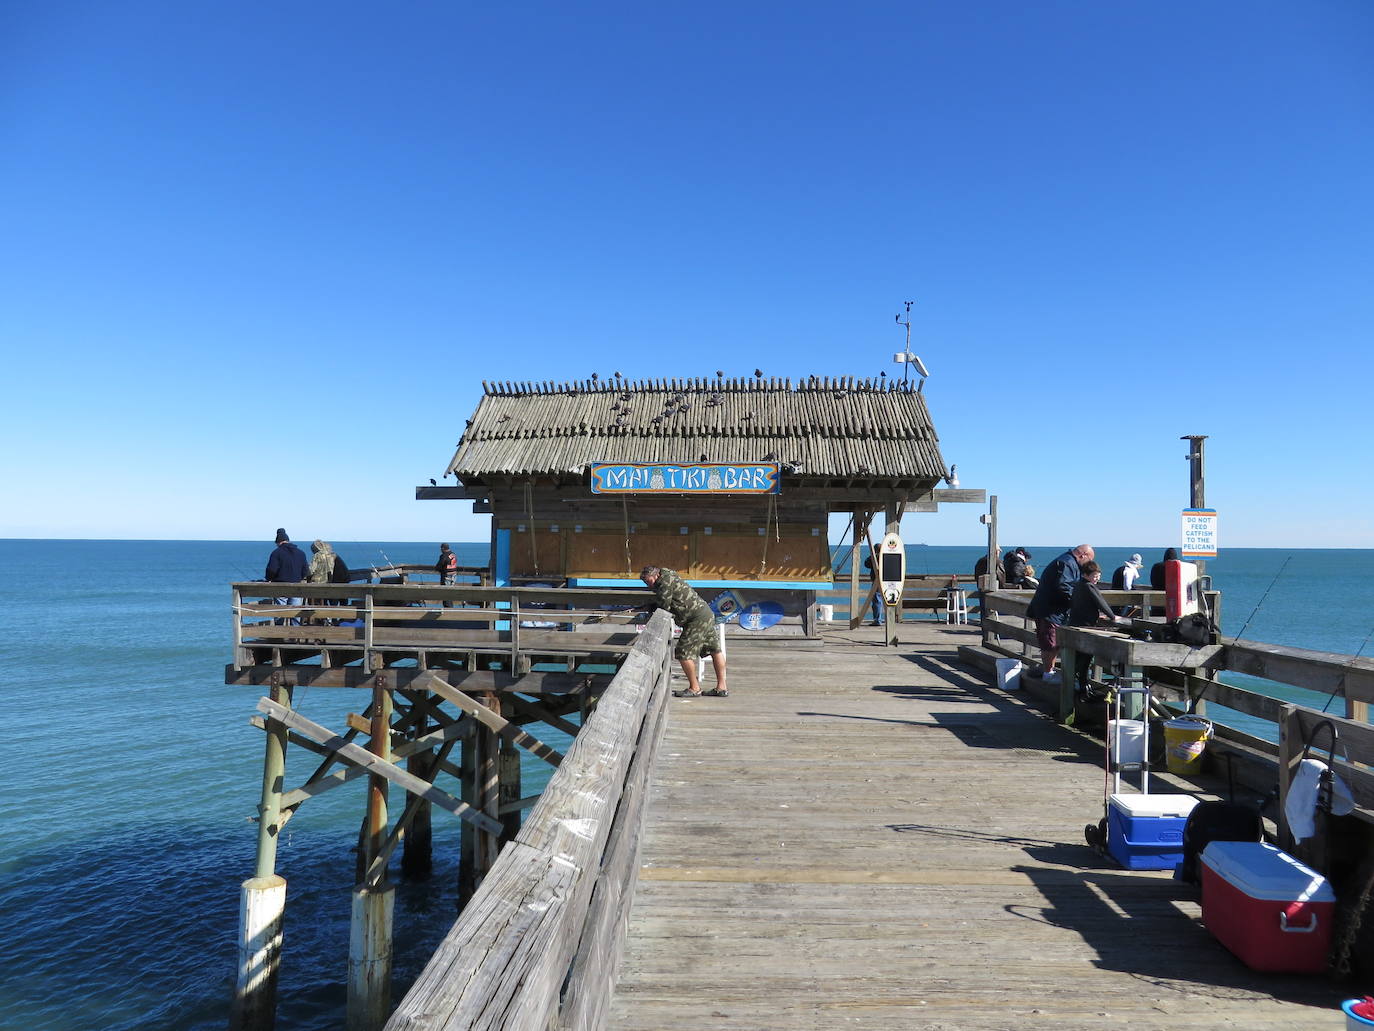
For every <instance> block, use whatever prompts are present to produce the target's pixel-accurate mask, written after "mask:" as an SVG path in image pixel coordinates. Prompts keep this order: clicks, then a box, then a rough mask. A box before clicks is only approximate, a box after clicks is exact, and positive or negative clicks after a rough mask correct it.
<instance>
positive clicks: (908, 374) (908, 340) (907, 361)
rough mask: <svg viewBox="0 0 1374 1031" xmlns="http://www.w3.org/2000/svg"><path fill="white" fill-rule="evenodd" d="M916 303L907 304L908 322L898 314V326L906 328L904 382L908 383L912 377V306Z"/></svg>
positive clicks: (903, 364)
mask: <svg viewBox="0 0 1374 1031" xmlns="http://www.w3.org/2000/svg"><path fill="white" fill-rule="evenodd" d="M915 303H916V302H915V301H907V302H906V321H905V322H903V321H902V313H901V312H898V313H897V325H899V326H905V327H906V346H905V347H904V348H902V382H903V383H906V382H907V380H908V379H909V378H910V377H911V306H912V305H913V304H915Z"/></svg>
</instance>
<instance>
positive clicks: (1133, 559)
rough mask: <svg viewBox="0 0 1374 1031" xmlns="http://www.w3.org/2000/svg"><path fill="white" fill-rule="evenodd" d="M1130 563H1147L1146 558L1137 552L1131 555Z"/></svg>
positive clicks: (1141, 564)
mask: <svg viewBox="0 0 1374 1031" xmlns="http://www.w3.org/2000/svg"><path fill="white" fill-rule="evenodd" d="M1130 563H1131V565H1133V566H1143V565H1144V564H1145V560H1144V559H1143V558H1141V557H1140V555H1139V554H1138V553H1137V554H1135V555H1132V556H1131V558H1130Z"/></svg>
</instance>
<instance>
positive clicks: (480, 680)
mask: <svg viewBox="0 0 1374 1031" xmlns="http://www.w3.org/2000/svg"><path fill="white" fill-rule="evenodd" d="M565 636H568V637H572V636H574V635H572V634H568V635H565ZM504 650H505V649H504V646H503V648H502V651H504ZM464 654H466V655H468V656H469V662H470V665H469V668H467V669H462V670H458V669H443V668H438V669H413V668H407V667H390V668H387V669H384V670H378V671H376V672H374V673H368V672H365V671H364V670H362V669H361V668H359V667H357V666H345V667H338V668H335V669H323V668H321V667H319V666H287V667H284V668H283V667H274V666H268V665H261V666H247V667H245V668H244V669H242V670H239V671H234V669H233V667H232V666H230V667H226V672H225V683H226V684H231V685H239V686H244V687H249V686H252V687H263V686H267V685H269V684H271V683H273V682H274V680H273V678H274V676H275V677H277V678H278V679H280V678H281V677H286V678H287V679H289V680H290V681H291V682H293V683H295V684H298V685H299V686H301V687H351V688H372V687H374V686H376V684H377V680H378V678H379V677H383V678H385V680H386V683H387V684H388V685H389V686H391V687H393V688H396V689H398V690H407V689H412V688H417V689H423V688H424V687H425V685H426V683H427V681H426V679H425V678H427V677H429V676H431V675H433V676H439V677H441V678H443V680H444V681H445V682H446V683H449V684H453V685H454V686H455V687H460V688H462V689H463V690H464V691H469V692H473V693H477V692H488V691H495V692H505V691H518V692H520V693H521V694H534V695H538V694H549V695H565V694H575V693H577V692H580V691H582V690H583V689H584V688H585V687H586V685H587V680H588V678H590V679H591V680H592V683H593V684H594V686H595V687H596V688H597V690H605V688H606V687H607V686H608V685H609V684H610V682H611V674H609V673H594V674H588V673H568V672H565V671H563V670H558V671H556V672H534V673H526V674H524V675H517V674H514V673H512V672H510V671H509V670H478V669H476V666H477V665H478V662H477V656H478V653H477V652H465V653H464ZM580 654H581V655H582V656H587V655H591V654H595V653H594V652H593V651H584V652H581V653H580ZM565 657H566V653H562V654H559V655H558V659H559V661H562V660H563V658H565ZM541 661H542V660H541Z"/></svg>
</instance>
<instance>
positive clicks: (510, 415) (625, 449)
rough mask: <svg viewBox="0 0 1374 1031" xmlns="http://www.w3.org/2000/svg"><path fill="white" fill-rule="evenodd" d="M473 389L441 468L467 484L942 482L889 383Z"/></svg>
mask: <svg viewBox="0 0 1374 1031" xmlns="http://www.w3.org/2000/svg"><path fill="white" fill-rule="evenodd" d="M482 386H483V390H484V396H483V397H482V400H481V402H480V403H479V404H478V405H477V411H476V412H475V413H474V414H473V417H472V418H471V419H470V420H469V422H468V426H467V429H466V430H465V431H464V433H463V437H462V439H461V440H460V441H459V442H458V450H457V452H456V453H455V454H454V456H453V460H452V461H451V462H450V463H449V467H448V470H447V471H448V472H449V473H453V474H455V475H456V476H457V477H458V479H459V480H461V481H463V482H465V483H472V482H474V481H481V480H483V479H486V478H490V477H503V476H529V475H555V476H566V475H569V474H580V473H582V472H583V471H584V470H585V468H586V467H587V466H588V465H590V464H592V463H594V462H697V461H706V462H713V463H714V462H719V463H731V462H760V461H777V462H780V463H782V465H783V472H784V474H785V475H791V476H795V477H801V478H806V479H811V478H835V477H845V478H862V479H866V480H870V481H872V480H888V479H890V480H894V481H895V480H902V481H912V480H922V481H930V482H935V481H938V480H939V479H940V478H941V477H942V476H943V475H944V473H945V464H944V461H943V459H942V458H941V457H940V447H939V438H938V437H937V436H936V434H935V427H934V426H933V425H931V421H930V412H929V411H928V410H927V409H926V404H925V398H924V397H923V395H922V394H921V393H920V392H919V391H917V390H915V389H912V388H911V387H910V386H908V385H905V384H901V383H894V382H892V381H890V380H884V379H865V380H861V379H855V378H854V377H852V376H843V377H815V376H813V377H810V378H808V379H806V380H804V381H801V382H799V383H797V384H796V385H795V386H794V385H793V383H792V381H791V380H779V379H762V378H755V379H717V378H711V379H668V380H659V379H656V380H634V381H631V380H622V379H616V378H612V379H610V380H609V381H607V380H600V381H596V380H584V381H580V382H574V383H551V382H544V383H509V382H507V383H488V382H483V384H482ZM703 456H704V457H703Z"/></svg>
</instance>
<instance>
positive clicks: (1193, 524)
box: [1179, 508, 1217, 558]
mask: <svg viewBox="0 0 1374 1031" xmlns="http://www.w3.org/2000/svg"><path fill="white" fill-rule="evenodd" d="M1179 556H1180V557H1181V558H1216V557H1217V510H1216V509H1215V508H1185V509H1184V510H1183V547H1181V548H1180V549H1179Z"/></svg>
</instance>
